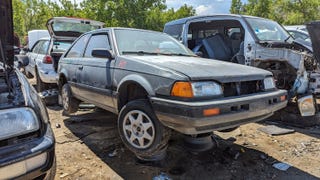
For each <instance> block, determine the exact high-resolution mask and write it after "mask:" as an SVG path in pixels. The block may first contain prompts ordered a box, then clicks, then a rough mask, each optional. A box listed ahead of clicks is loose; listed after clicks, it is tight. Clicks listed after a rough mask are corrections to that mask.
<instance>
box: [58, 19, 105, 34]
mask: <svg viewBox="0 0 320 180" xmlns="http://www.w3.org/2000/svg"><path fill="white" fill-rule="evenodd" d="M99 28H100V26H95V25H91V24H89V23H79V22H64V21H56V22H54V23H53V24H52V29H53V31H55V32H59V31H62V32H77V33H85V32H88V31H92V30H95V29H99Z"/></svg>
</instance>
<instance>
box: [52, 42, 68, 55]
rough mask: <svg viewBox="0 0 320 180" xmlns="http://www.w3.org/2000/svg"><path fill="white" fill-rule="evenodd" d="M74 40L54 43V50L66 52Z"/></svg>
mask: <svg viewBox="0 0 320 180" xmlns="http://www.w3.org/2000/svg"><path fill="white" fill-rule="evenodd" d="M71 44H72V42H59V41H55V42H54V43H53V47H52V52H65V51H66V50H67V49H69V47H70V46H71Z"/></svg>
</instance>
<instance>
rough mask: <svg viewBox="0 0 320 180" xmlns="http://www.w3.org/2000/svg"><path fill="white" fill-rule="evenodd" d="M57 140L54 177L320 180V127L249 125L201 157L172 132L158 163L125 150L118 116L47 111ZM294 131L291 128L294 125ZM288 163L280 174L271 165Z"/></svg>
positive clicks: (222, 135)
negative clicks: (282, 131) (269, 129)
mask: <svg viewBox="0 0 320 180" xmlns="http://www.w3.org/2000/svg"><path fill="white" fill-rule="evenodd" d="M48 112H49V115H50V120H51V124H52V128H53V130H54V133H55V137H56V157H57V174H56V179H122V178H123V179H141V180H143V179H153V178H154V177H155V176H158V175H160V174H161V173H163V174H164V175H165V176H167V177H170V178H171V179H290V180H293V179H319V178H320V139H319V137H320V127H313V128H307V129H302V128H293V129H294V130H295V132H294V133H291V134H286V135H278V136H271V135H267V134H266V133H264V132H261V131H259V130H258V128H259V127H263V126H266V125H268V124H270V122H263V123H251V124H248V125H244V126H241V127H240V128H238V129H236V130H235V131H232V132H230V133H218V132H215V136H214V139H215V140H216V141H215V146H214V147H213V148H212V149H210V150H208V151H206V152H202V153H194V152H190V151H188V150H186V148H185V146H184V141H183V139H182V135H179V134H177V133H174V134H173V136H172V138H171V140H170V141H169V148H168V153H167V157H166V158H165V159H164V160H163V161H161V162H157V163H146V162H142V161H139V160H137V159H136V158H135V156H134V155H133V154H132V153H131V152H130V151H129V150H128V149H126V148H125V147H124V145H123V144H122V143H121V140H120V138H119V135H118V131H117V117H116V116H115V115H113V114H111V113H108V112H105V111H101V110H100V111H95V110H93V109H82V110H81V111H79V112H78V113H76V114H75V115H72V116H63V115H62V110H61V107H59V106H51V107H48ZM290 128H292V127H290ZM276 162H286V163H288V164H290V165H291V167H290V168H289V169H288V170H286V171H280V170H278V169H276V168H274V167H272V165H273V164H274V163H276Z"/></svg>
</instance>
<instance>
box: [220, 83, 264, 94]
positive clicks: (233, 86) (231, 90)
mask: <svg viewBox="0 0 320 180" xmlns="http://www.w3.org/2000/svg"><path fill="white" fill-rule="evenodd" d="M222 87H223V94H224V97H230V96H240V95H246V94H254V93H258V92H262V90H263V86H262V81H260V80H259V81H243V82H230V83H224V84H222Z"/></svg>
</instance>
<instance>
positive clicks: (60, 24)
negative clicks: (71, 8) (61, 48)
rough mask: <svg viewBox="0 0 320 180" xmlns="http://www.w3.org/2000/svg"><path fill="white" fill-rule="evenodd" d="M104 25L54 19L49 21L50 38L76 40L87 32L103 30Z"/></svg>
mask: <svg viewBox="0 0 320 180" xmlns="http://www.w3.org/2000/svg"><path fill="white" fill-rule="evenodd" d="M103 25H104V23H103V22H99V21H94V20H90V19H82V18H71V17H53V18H51V19H49V20H48V21H47V28H48V31H49V33H50V36H51V37H53V38H55V39H76V38H77V37H79V36H80V35H81V34H83V33H85V32H88V31H91V30H95V29H101V28H102V27H103Z"/></svg>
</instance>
